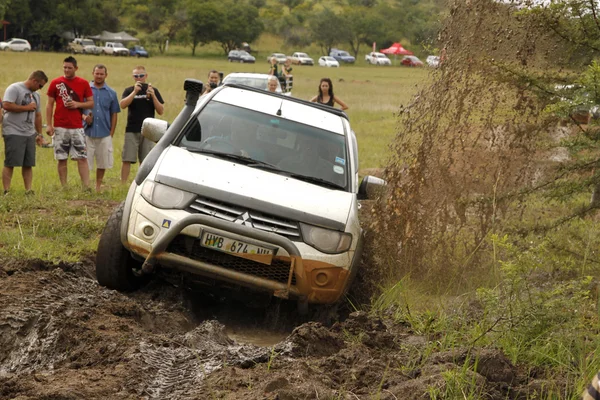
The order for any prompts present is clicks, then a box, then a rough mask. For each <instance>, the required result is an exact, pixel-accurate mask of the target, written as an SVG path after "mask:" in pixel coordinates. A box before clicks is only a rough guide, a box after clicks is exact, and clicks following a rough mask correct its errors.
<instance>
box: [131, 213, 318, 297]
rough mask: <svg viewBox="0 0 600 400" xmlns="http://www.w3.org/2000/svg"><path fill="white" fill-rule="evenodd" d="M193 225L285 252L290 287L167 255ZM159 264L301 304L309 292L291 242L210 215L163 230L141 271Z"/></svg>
mask: <svg viewBox="0 0 600 400" xmlns="http://www.w3.org/2000/svg"><path fill="white" fill-rule="evenodd" d="M193 224H201V225H205V226H207V227H211V228H217V229H221V230H223V231H227V232H232V233H235V234H238V235H242V236H245V237H248V238H251V239H254V240H258V241H262V242H266V243H270V244H273V245H276V246H279V247H281V248H283V249H285V250H286V251H287V253H288V254H289V255H290V261H291V266H290V275H289V279H288V282H287V284H285V283H282V282H275V281H272V280H269V279H265V278H262V277H257V276H252V275H249V274H246V273H242V272H238V271H232V270H228V269H225V268H220V267H217V266H214V265H212V264H209V263H206V262H203V261H198V260H193V259H190V258H188V257H183V256H180V255H177V254H173V253H168V252H166V249H167V247H168V246H169V244H170V243H171V242H172V241H173V239H175V237H176V236H177V235H179V234H180V233H181V231H182V230H183V229H184V228H186V227H187V226H189V225H193ZM126 247H127V246H126ZM156 263H160V264H161V265H165V266H169V267H172V268H175V269H179V270H182V271H186V272H190V273H193V274H197V275H202V276H206V277H209V278H216V279H220V280H224V281H227V282H231V283H236V284H239V285H242V286H247V287H250V288H256V289H265V290H270V291H273V294H274V295H275V296H277V297H282V298H289V296H290V294H291V295H292V296H293V297H295V298H297V299H299V300H300V301H306V299H307V297H308V294H309V291H310V285H309V283H308V279H307V276H306V272H305V270H304V266H303V263H302V257H301V255H300V251H299V250H298V248H297V247H296V245H295V244H294V243H293V242H292V241H291V240H289V239H287V238H285V237H283V236H280V235H277V234H275V233H272V232H264V231H260V230H257V229H254V228H250V227H248V226H244V225H238V224H236V223H233V222H229V221H225V220H220V219H217V218H214V217H211V216H208V215H199V214H192V215H188V216H186V217H184V218H182V219H181V220H179V221H177V222H175V223H174V224H173V225H171V227H170V228H169V229H167V230H163V231H162V232H161V233H160V234H159V236H158V238H157V239H156V241H155V243H154V244H153V246H152V250H151V251H150V253H149V254H148V256H147V257H146V259H145V260H144V263H143V265H142V272H144V273H150V272H152V271H153V270H154V266H155V265H156ZM292 274H294V275H295V277H296V285H295V286H292Z"/></svg>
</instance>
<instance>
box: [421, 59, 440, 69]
mask: <svg viewBox="0 0 600 400" xmlns="http://www.w3.org/2000/svg"><path fill="white" fill-rule="evenodd" d="M425 62H426V63H427V65H429V66H430V67H432V68H437V67H439V66H440V57H439V56H427V58H426V59H425Z"/></svg>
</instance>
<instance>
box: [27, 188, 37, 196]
mask: <svg viewBox="0 0 600 400" xmlns="http://www.w3.org/2000/svg"><path fill="white" fill-rule="evenodd" d="M34 195H35V192H34V191H33V190H31V189H30V190H26V191H25V196H34Z"/></svg>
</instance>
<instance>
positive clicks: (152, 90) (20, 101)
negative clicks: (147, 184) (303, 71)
mask: <svg viewBox="0 0 600 400" xmlns="http://www.w3.org/2000/svg"><path fill="white" fill-rule="evenodd" d="M77 70H78V67H77V60H76V59H75V58H74V57H71V56H70V57H67V58H65V59H64V60H63V75H62V76H60V77H57V78H55V79H53V80H52V81H50V83H49V84H48V88H47V95H48V102H47V105H46V126H47V127H46V134H47V135H48V136H50V137H51V138H52V144H51V145H50V144H49V143H47V142H46V140H45V139H44V136H43V133H42V129H43V124H42V110H41V101H40V94H39V93H38V91H40V90H41V89H43V88H44V86H46V84H47V83H48V81H49V80H48V77H47V76H46V74H45V73H44V72H43V71H41V70H38V71H34V72H32V73H31V74H30V75H29V77H28V78H27V80H25V81H24V82H16V83H13V84H11V85H9V86H8V87H7V88H6V90H5V92H4V98H3V99H2V100H1V101H0V107H1V109H2V112H0V122H2V136H3V139H4V145H5V146H4V152H5V158H4V168H3V170H2V185H3V188H4V195H7V194H9V193H10V187H11V182H12V177H13V172H14V168H15V167H20V168H21V169H22V176H23V183H24V186H25V193H26V194H28V195H30V194H33V190H32V181H33V167H34V166H35V160H36V145H39V146H44V147H49V146H52V148H53V150H54V159H55V160H56V161H57V170H58V176H59V180H60V183H61V185H62V186H63V187H65V186H66V185H67V174H68V159H69V158H71V159H72V160H75V161H77V169H78V172H79V177H80V179H81V184H82V186H83V188H84V190H89V191H91V190H92V189H91V187H90V171H93V170H94V167H95V171H96V182H95V188H96V191H100V190H101V188H102V184H103V179H104V174H105V172H106V170H107V169H111V168H112V167H113V163H114V158H113V141H112V138H113V136H114V133H115V129H116V126H117V117H118V114H119V113H120V111H121V109H127V110H128V113H127V126H126V128H125V140H124V145H123V151H122V156H121V158H122V160H121V161H122V163H121V182H122V183H123V184H125V183H127V181H128V178H129V174H130V170H131V164H135V163H137V162H138V160H139V162H140V163H141V162H142V161H143V160H144V158H145V157H146V156H147V155H148V153H149V152H150V150H151V149H152V147H153V146H154V143H152V142H151V141H149V140H148V139H145V138H144V137H143V136H142V134H141V131H142V123H143V121H144V119H146V118H153V117H154V116H155V114H158V115H163V113H164V100H163V98H162V96H161V94H160V92H159V90H158V89H157V88H156V87H153V86H152V84H151V83H147V80H148V72H147V71H146V68H145V67H144V66H142V65H139V66H137V67H135V68H134V69H133V71H132V78H133V81H134V83H133V85H132V86H129V87H127V88H126V89H125V90H124V91H123V93H122V95H121V99H120V100H119V99H118V98H117V93H116V91H115V90H114V89H112V88H111V87H110V86H108V84H107V83H106V78H107V77H108V69H107V67H106V66H105V65H103V64H96V65H95V66H94V68H93V71H92V74H93V79H92V80H91V81H87V80H85V79H83V78H80V77H79V76H77ZM291 71H292V66H291V64H290V63H289V60H288V62H286V63H285V64H284V65H283V66H282V70H281V72H279V71H278V65H277V60H276V59H273V60H272V61H271V66H270V70H269V75H271V78H270V79H269V82H268V90H269V91H272V92H274V91H275V90H276V88H277V81H278V77H279V76H289V75H291ZM221 79H222V76H221V74H220V73H219V72H218V71H216V70H211V71H210V72H209V73H208V79H207V84H206V86H205V89H204V92H203V94H206V93H209V92H211V91H212V90H213V89H215V88H216V87H217V86H218V85H219V84H220V81H221ZM310 101H312V102H316V103H321V104H326V105H328V106H331V107H334V106H335V104H336V103H337V104H338V105H340V107H341V108H342V110H346V109H347V108H348V106H347V105H346V104H345V103H344V102H343V101H342V100H340V99H339V98H338V97H337V96H335V95H334V93H333V83H332V82H331V80H330V79H329V78H323V79H321V81H320V82H319V88H318V94H317V95H316V96H315V97H313V98H312V99H311V100H310Z"/></svg>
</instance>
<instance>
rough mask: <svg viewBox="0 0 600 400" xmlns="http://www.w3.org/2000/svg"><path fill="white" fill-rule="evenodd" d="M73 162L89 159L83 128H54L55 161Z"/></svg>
mask: <svg viewBox="0 0 600 400" xmlns="http://www.w3.org/2000/svg"><path fill="white" fill-rule="evenodd" d="M69 156H71V159H72V160H78V159H81V158H83V159H85V158H87V149H86V146H85V134H84V133H83V128H77V129H67V128H54V159H55V160H67V159H69Z"/></svg>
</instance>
